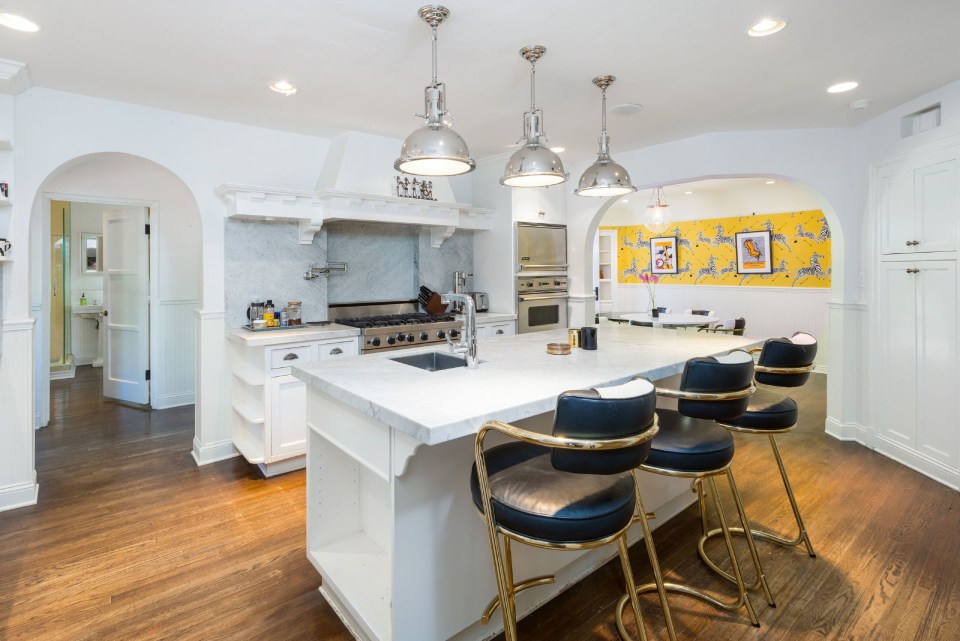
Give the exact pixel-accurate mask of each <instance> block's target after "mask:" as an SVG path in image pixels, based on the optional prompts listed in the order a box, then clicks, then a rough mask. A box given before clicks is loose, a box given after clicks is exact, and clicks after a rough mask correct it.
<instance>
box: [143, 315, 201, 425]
mask: <svg viewBox="0 0 960 641" xmlns="http://www.w3.org/2000/svg"><path fill="white" fill-rule="evenodd" d="M196 309H197V301H196V300H162V301H160V309H159V314H158V319H159V327H158V331H157V336H159V343H160V344H159V345H158V346H157V347H158V349H157V356H158V357H159V358H158V359H155V361H154V362H156V363H157V364H158V365H159V367H153V368H152V370H153V372H154V373H155V374H156V378H155V379H154V381H153V402H152V403H151V405H153V407H154V408H155V409H166V408H168V407H177V406H180V405H190V404H191V403H193V402H194V399H195V393H194V390H195V388H196V370H197V348H196V345H197V337H196V333H197V326H196V319H195V315H196Z"/></svg>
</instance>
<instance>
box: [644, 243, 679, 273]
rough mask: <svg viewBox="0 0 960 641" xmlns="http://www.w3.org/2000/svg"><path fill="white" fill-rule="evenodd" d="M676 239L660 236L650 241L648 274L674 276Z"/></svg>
mask: <svg viewBox="0 0 960 641" xmlns="http://www.w3.org/2000/svg"><path fill="white" fill-rule="evenodd" d="M678 270H679V262H678V260H677V237H676V236H662V237H657V238H651V239H650V272H651V273H653V274H676V273H677V272H678Z"/></svg>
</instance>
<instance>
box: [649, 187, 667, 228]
mask: <svg viewBox="0 0 960 641" xmlns="http://www.w3.org/2000/svg"><path fill="white" fill-rule="evenodd" d="M654 199H656V202H653V201H654ZM671 220H672V218H671V216H670V205H668V204H667V199H666V198H665V197H664V196H663V187H657V188H656V189H654V190H653V193H652V194H650V204H649V205H647V211H646V212H645V213H644V215H643V226H644V227H646V228H647V229H648V230H650V231H651V232H653V233H654V234H662V233H663V232H665V231H666V230H667V227H669V226H670V222H671Z"/></svg>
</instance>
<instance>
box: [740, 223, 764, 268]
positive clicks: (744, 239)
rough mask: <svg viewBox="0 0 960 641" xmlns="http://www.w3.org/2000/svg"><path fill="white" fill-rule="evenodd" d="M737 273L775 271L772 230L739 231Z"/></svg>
mask: <svg viewBox="0 0 960 641" xmlns="http://www.w3.org/2000/svg"><path fill="white" fill-rule="evenodd" d="M736 236H737V241H736V242H737V273H738V274H770V273H772V272H773V258H772V256H771V255H770V254H771V252H772V249H773V248H772V247H771V246H770V232H769V231H768V230H763V231H741V232H737V234H736Z"/></svg>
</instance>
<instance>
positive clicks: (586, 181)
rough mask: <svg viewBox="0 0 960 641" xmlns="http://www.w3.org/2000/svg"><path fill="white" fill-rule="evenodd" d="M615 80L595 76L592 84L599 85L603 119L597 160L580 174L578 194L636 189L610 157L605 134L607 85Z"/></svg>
mask: <svg viewBox="0 0 960 641" xmlns="http://www.w3.org/2000/svg"><path fill="white" fill-rule="evenodd" d="M614 80H616V77H615V76H597V77H596V78H594V79H593V84H595V85H596V86H598V87H600V95H601V103H602V109H603V119H602V120H601V125H600V153H598V154H597V160H596V162H594V163H593V164H592V165H590V166H589V167H588V168H587V170H586V171H585V172H583V175H582V176H580V186H579V187H578V188H577V189H576V191H575V193H576V194H577V195H578V196H596V197H601V198H605V197H608V196H622V195H623V194H629V193H630V192H632V191H636V190H637V188H636V187H634V186H633V183H631V182H630V174H628V173H627V170H626V169H624V168H623V166H622V165H619V164H617V163H615V162H613V159H612V158H610V137H609V136H607V87H609V86H610V85H612V84H613V82H614Z"/></svg>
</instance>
